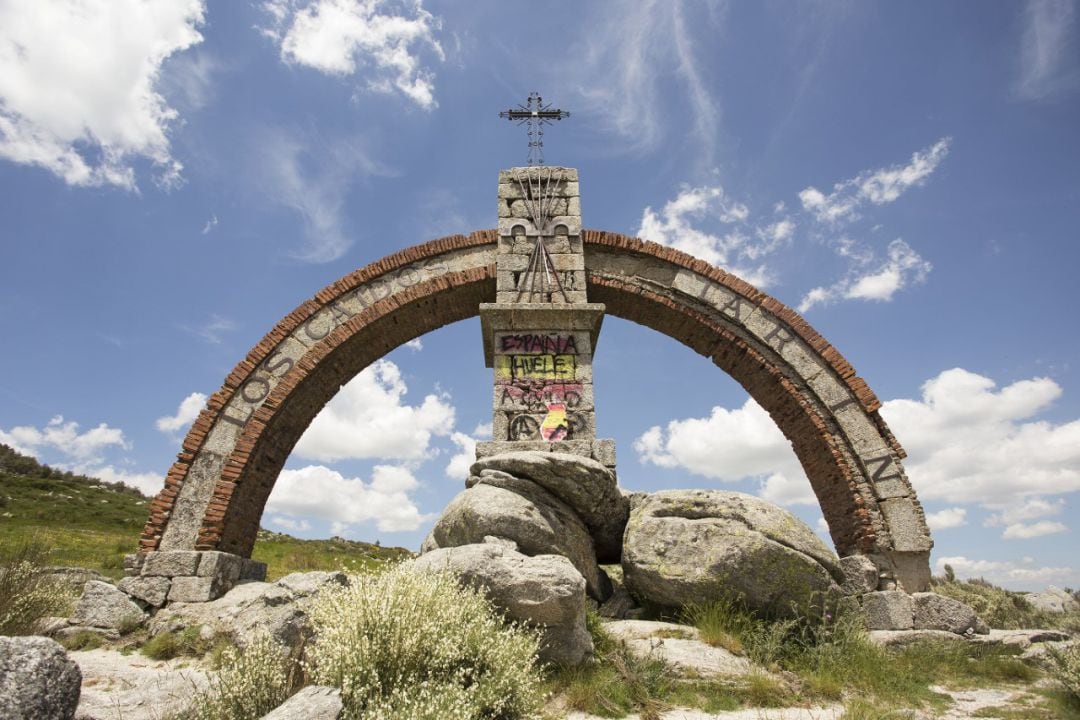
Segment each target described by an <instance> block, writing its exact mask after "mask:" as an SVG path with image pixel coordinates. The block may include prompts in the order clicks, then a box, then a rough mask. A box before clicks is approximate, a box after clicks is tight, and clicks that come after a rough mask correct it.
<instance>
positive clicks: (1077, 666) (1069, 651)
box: [1049, 643, 1080, 702]
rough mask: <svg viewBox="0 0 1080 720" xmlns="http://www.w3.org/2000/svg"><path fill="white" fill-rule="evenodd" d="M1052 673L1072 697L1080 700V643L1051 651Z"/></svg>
mask: <svg viewBox="0 0 1080 720" xmlns="http://www.w3.org/2000/svg"><path fill="white" fill-rule="evenodd" d="M1049 658H1050V666H1049V670H1050V674H1051V675H1053V676H1054V677H1055V678H1057V680H1058V682H1060V683H1061V684H1062V686H1063V687H1064V688H1065V692H1067V693H1068V694H1069V696H1070V697H1071V699H1072V700H1073V701H1074V702H1076V701H1080V644H1075V643H1074V644H1072V645H1070V646H1068V647H1067V648H1065V649H1064V650H1059V649H1057V648H1051V649H1050V651H1049Z"/></svg>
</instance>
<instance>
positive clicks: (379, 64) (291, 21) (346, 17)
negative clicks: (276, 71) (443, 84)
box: [263, 0, 445, 110]
mask: <svg viewBox="0 0 1080 720" xmlns="http://www.w3.org/2000/svg"><path fill="white" fill-rule="evenodd" d="M263 7H264V8H265V9H266V10H267V12H268V13H269V14H270V16H271V18H272V20H273V27H272V28H269V29H266V30H264V34H266V35H268V36H270V37H272V38H274V39H275V40H276V41H277V42H279V43H280V45H281V58H282V60H284V61H285V62H287V63H290V64H295V65H303V66H306V67H310V68H314V69H315V70H318V71H320V72H323V73H326V74H328V75H339V76H346V75H354V74H357V73H359V72H366V74H367V75H368V77H367V83H368V88H370V89H372V90H375V91H378V92H392V91H394V90H397V91H398V92H400V93H402V94H403V95H405V96H406V97H407V98H409V99H410V100H412V101H413V102H415V103H416V104H417V105H419V106H420V107H422V108H424V109H427V110H430V109H432V108H434V107H436V105H437V104H438V103H437V102H436V101H435V76H434V74H433V73H432V72H431V71H430V70H428V69H427V68H426V67H424V66H423V64H422V62H421V59H420V55H419V53H420V51H421V49H422V48H424V47H426V48H428V49H429V50H430V51H431V53H432V54H433V55H434V56H435V57H436V58H437V59H438V60H440V61H442V60H444V59H445V56H444V54H443V50H442V46H441V45H440V44H439V41H438V40H437V39H436V38H435V33H436V32H437V31H438V30H439V29H440V25H441V23H440V21H439V19H438V18H436V17H435V16H434V15H432V14H431V13H429V12H427V11H426V10H424V8H423V4H422V2H421V0H411V1H402V2H388V1H387V0H272V1H271V2H266V3H264V5H263Z"/></svg>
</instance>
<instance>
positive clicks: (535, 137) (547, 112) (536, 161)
mask: <svg viewBox="0 0 1080 720" xmlns="http://www.w3.org/2000/svg"><path fill="white" fill-rule="evenodd" d="M499 117H501V118H506V119H507V120H511V121H513V120H517V121H518V125H528V128H529V130H528V132H529V165H543V164H544V126H545V125H551V121H552V120H562V119H563V118H568V117H570V113H569V112H567V111H566V110H559V109H558V108H555V109H552V107H551V104H550V103H549V104H547V105H545V104H544V99H543V98H542V97H540V93H538V92H531V93H529V99H528V101H527V104H525V105H520V104H519V105H518V106H517V109H514V108H511V109H510V110H503V111H502V112H501V113H499Z"/></svg>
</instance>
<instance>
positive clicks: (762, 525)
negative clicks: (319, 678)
mask: <svg viewBox="0 0 1080 720" xmlns="http://www.w3.org/2000/svg"><path fill="white" fill-rule="evenodd" d="M635 505H636V507H635V508H634V510H633V511H632V512H631V513H630V519H629V522H628V523H627V527H626V535H625V537H624V541H623V542H624V544H623V558H622V565H623V574H624V581H625V583H626V587H627V589H628V590H629V591H630V592H631V594H633V595H634V596H635V597H636V598H638V599H639V600H642V601H644V602H646V603H650V604H653V605H658V606H661V607H669V608H673V607H682V606H685V605H689V604H694V603H699V604H701V603H708V602H710V601H713V600H716V599H719V598H720V597H729V598H730V597H737V598H740V599H741V601H742V602H743V603H744V604H745V605H746V606H747V607H748V608H750V609H753V610H758V611H762V612H765V613H770V614H775V615H781V616H783V615H792V614H795V613H798V612H800V610H799V608H802V609H805V608H806V607H808V606H809V605H810V604H811V603H820V602H821V601H822V599H823V596H825V595H830V596H838V595H839V594H840V587H839V583H841V582H843V580H844V573H843V571H842V570H841V568H840V563H839V560H838V558H837V557H836V556H835V555H834V554H833V552H832V551H831V550H829V548H828V547H826V545H825V544H824V543H823V542H822V541H821V540H820V539H819V538H818V537H817V536H816V535H815V534H814V532H813V531H812V530H811V529H810V528H809V527H807V526H806V524H805V523H803V522H802V521H801V520H799V519H798V518H796V517H795V516H794V515H792V514H791V513H789V512H787V511H786V510H783V509H781V508H779V507H776V506H775V505H771V504H770V503H767V502H765V501H763V500H760V499H759V498H756V497H753V496H751V495H745V494H743V493H736V492H722V491H717V490H667V491H663V492H658V493H654V494H652V495H649V496H647V497H646V498H644V499H642V500H640V501H639V502H637V503H636V504H635Z"/></svg>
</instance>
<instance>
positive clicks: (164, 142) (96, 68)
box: [0, 0, 206, 190]
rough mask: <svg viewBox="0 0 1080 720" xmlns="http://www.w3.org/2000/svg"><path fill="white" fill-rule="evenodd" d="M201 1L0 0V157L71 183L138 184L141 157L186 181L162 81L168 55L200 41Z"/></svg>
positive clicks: (165, 180) (174, 179) (169, 179)
mask: <svg viewBox="0 0 1080 720" xmlns="http://www.w3.org/2000/svg"><path fill="white" fill-rule="evenodd" d="M205 13H206V8H205V6H204V4H203V2H202V0H179V1H178V0H82V1H81V2H75V1H73V0H54V1H53V2H41V0H10V1H9V2H5V3H2V4H0V157H3V158H6V159H8V160H11V161H13V162H16V163H21V164H26V165H36V166H39V167H42V168H45V169H46V170H48V171H49V172H52V173H53V174H55V175H56V176H57V177H59V178H61V179H62V180H64V182H66V183H68V184H70V185H77V186H101V185H113V186H117V187H121V188H125V189H127V190H136V189H137V185H136V179H135V165H134V164H135V162H136V161H137V160H140V159H143V160H149V161H150V162H151V163H153V165H154V166H155V167H156V168H157V169H158V177H157V181H158V183H159V184H161V185H162V186H164V187H166V188H168V187H172V186H175V185H176V184H178V183H179V182H180V177H181V176H180V173H181V170H182V167H183V166H182V165H181V163H180V162H179V161H178V160H176V159H175V158H174V157H173V156H172V150H171V147H170V142H169V137H168V134H169V130H170V128H171V126H173V125H174V124H175V123H176V121H177V119H178V113H177V111H176V110H174V109H173V108H171V107H170V106H169V105H168V103H167V102H166V100H165V98H164V97H162V95H161V92H160V88H159V87H158V84H159V78H160V75H161V71H162V66H163V64H164V63H165V62H166V60H168V59H169V58H170V57H172V56H173V55H174V54H176V53H181V52H183V51H184V50H186V49H187V48H190V47H192V46H194V45H197V44H198V43H200V42H202V39H203V38H202V35H201V34H200V33H199V32H198V28H199V27H200V26H201V25H202V23H203V21H204V18H205Z"/></svg>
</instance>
